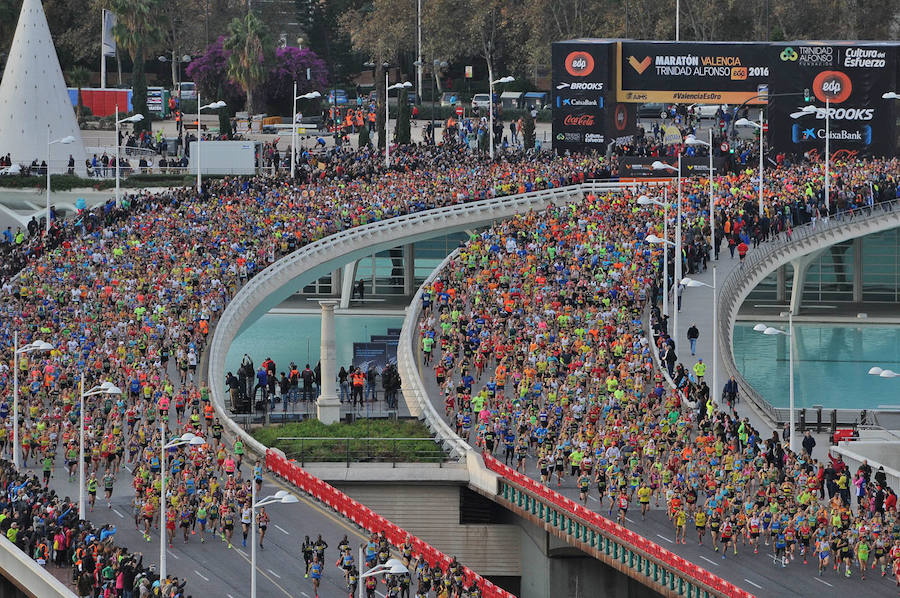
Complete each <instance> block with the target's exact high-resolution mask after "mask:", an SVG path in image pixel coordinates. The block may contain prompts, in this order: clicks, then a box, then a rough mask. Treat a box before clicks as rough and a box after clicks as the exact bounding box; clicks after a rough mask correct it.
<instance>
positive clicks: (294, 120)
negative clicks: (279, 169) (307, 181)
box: [291, 81, 322, 179]
mask: <svg viewBox="0 0 900 598" xmlns="http://www.w3.org/2000/svg"><path fill="white" fill-rule="evenodd" d="M292 97H293V98H294V100H293V102H291V103H292V104H293V106H294V113H293V114H292V115H291V179H293V178H294V172H295V169H296V165H297V100H313V99H315V98H320V97H322V94H321V93H319V92H318V91H311V92H309V93H305V94H303V95H300V96H298V95H297V82H296V81H294V95H293V96H292Z"/></svg>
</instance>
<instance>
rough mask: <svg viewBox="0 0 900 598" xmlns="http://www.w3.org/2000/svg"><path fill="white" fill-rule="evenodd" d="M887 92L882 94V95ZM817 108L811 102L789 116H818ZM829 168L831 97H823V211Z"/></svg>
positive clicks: (827, 203)
mask: <svg viewBox="0 0 900 598" xmlns="http://www.w3.org/2000/svg"><path fill="white" fill-rule="evenodd" d="M885 95H887V94H884V95H882V97H884V96H885ZM818 113H819V108H816V107H815V106H813V105H812V104H809V105H808V106H804V107H803V108H800V109H799V110H798V111H797V112H791V118H795V119H796V118H802V117H804V116H810V115H812V114H815V115H816V116H818ZM830 168H831V98H828V97H826V98H825V212H826V213H828V212H830V211H831V199H830V191H831V182H830V181H829V180H828V178H829V177H828V171H829V170H830Z"/></svg>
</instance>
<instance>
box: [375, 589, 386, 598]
mask: <svg viewBox="0 0 900 598" xmlns="http://www.w3.org/2000/svg"><path fill="white" fill-rule="evenodd" d="M375 593H376V594H378V595H379V596H381V598H387V596H385V595H384V594H382V593H381V592H379V591H378V590H375Z"/></svg>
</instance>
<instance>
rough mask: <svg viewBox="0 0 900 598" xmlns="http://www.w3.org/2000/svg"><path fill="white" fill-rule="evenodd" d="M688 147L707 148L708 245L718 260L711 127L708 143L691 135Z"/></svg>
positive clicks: (686, 139)
mask: <svg viewBox="0 0 900 598" xmlns="http://www.w3.org/2000/svg"><path fill="white" fill-rule="evenodd" d="M684 142H685V143H687V144H688V145H705V146H706V147H708V148H709V245H710V247H712V251H713V259H718V257H719V252H718V251H716V202H715V197H714V196H713V144H712V143H713V132H712V127H710V128H709V142H708V143H707V142H706V141H702V140H700V139H697V138H696V137H694V136H693V135H688V136H687V137H686V138H685V140H684Z"/></svg>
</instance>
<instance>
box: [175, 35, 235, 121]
mask: <svg viewBox="0 0 900 598" xmlns="http://www.w3.org/2000/svg"><path fill="white" fill-rule="evenodd" d="M224 45H225V36H221V37H219V39H217V40H216V41H215V42H213V43H212V44H210V45H209V47H208V48H206V51H205V52H204V53H203V54H202V55H200V56H198V57H197V58H195V59H194V60H192V61H191V63H190V64H189V65H188V67H187V76H188V77H190V78H191V80H192V81H193V82H194V83H196V84H197V91H199V92H200V95H201V96H202V97H203V98H212V97H215V99H216V100H219V99H221V100H224V101H225V102H226V103H227V104H228V105H229V106H235V107H236V106H241V105H243V103H244V92H243V90H242V89H241V86H240V85H238V84H237V83H235V82H234V81H232V80H231V79H230V78H229V77H228V57H229V56H230V55H231V52H229V51H228V50H226V49H225V47H224Z"/></svg>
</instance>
